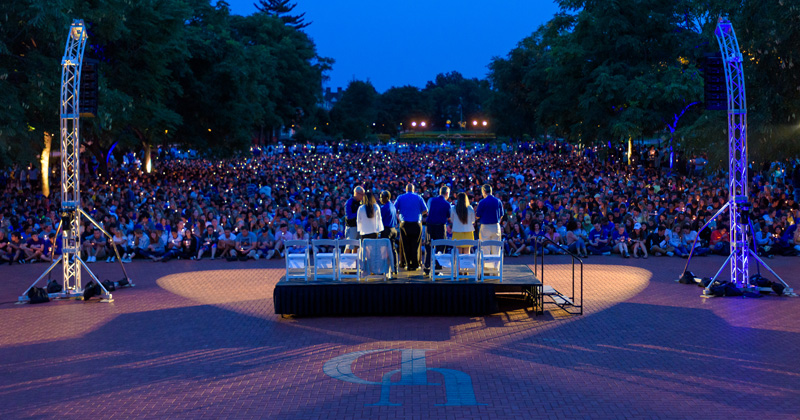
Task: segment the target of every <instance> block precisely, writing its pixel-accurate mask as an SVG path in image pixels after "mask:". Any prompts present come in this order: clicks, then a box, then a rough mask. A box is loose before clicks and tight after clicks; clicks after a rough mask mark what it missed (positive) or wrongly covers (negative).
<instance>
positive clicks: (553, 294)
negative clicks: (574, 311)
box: [542, 285, 575, 306]
mask: <svg viewBox="0 0 800 420" xmlns="http://www.w3.org/2000/svg"><path fill="white" fill-rule="evenodd" d="M542 293H543V294H544V295H545V296H549V297H550V299H553V302H555V304H556V305H559V306H563V305H570V306H574V305H575V303H574V302H572V299H570V298H568V297H566V296H564V295H563V294H562V293H561V292H559V291H558V290H556V289H554V288H553V286H547V285H545V286H544V288H543V289H542Z"/></svg>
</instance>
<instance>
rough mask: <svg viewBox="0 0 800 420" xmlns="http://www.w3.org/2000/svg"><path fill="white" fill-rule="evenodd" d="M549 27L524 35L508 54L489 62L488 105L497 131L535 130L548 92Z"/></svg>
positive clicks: (523, 131)
mask: <svg viewBox="0 0 800 420" xmlns="http://www.w3.org/2000/svg"><path fill="white" fill-rule="evenodd" d="M545 35H546V28H545V27H544V26H542V27H540V28H539V29H538V30H537V31H536V32H534V33H533V35H531V36H529V37H527V38H525V39H523V40H522V41H520V43H519V44H518V45H517V47H516V48H514V49H513V50H511V52H509V53H508V56H507V58H500V57H494V58H493V59H492V61H491V63H489V81H490V82H491V84H492V88H493V89H492V94H491V96H490V98H489V101H488V104H487V108H488V111H489V113H490V115H491V116H492V121H493V123H494V125H495V127H496V131H497V133H498V134H502V135H511V136H519V137H521V136H522V135H524V134H529V135H535V134H536V127H537V124H536V113H537V111H538V110H539V103H540V102H541V101H542V100H543V99H544V97H545V95H546V93H547V85H546V83H543V81H545V80H546V77H547V74H546V70H547V66H548V65H549V56H548V50H549V45H548V43H547V41H548V40H547V39H546V37H545Z"/></svg>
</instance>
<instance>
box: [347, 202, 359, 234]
mask: <svg viewBox="0 0 800 420" xmlns="http://www.w3.org/2000/svg"><path fill="white" fill-rule="evenodd" d="M359 206H361V202H360V201H358V200H356V199H355V197H350V199H349V200H347V202H346V203H344V215H345V223H346V224H347V226H350V227H355V225H356V214H357V213H358V207H359Z"/></svg>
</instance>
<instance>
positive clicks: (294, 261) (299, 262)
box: [285, 239, 396, 281]
mask: <svg viewBox="0 0 800 420" xmlns="http://www.w3.org/2000/svg"><path fill="white" fill-rule="evenodd" d="M285 245H286V252H285V256H286V279H287V280H294V279H304V280H305V281H308V274H309V270H310V268H311V267H313V269H314V279H316V280H343V279H356V280H358V281H361V279H362V277H368V276H372V275H379V276H382V277H388V278H391V277H392V276H393V274H394V273H393V272H394V271H396V269H395V262H394V253H393V252H392V243H391V241H390V240H389V239H362V240H358V239H315V240H313V241H311V242H310V243H309V242H307V241H286V242H285ZM348 249H352V250H355V252H353V253H348V252H347V250H348ZM356 249H357V250H356Z"/></svg>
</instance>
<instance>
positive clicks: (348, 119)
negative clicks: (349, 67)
mask: <svg viewBox="0 0 800 420" xmlns="http://www.w3.org/2000/svg"><path fill="white" fill-rule="evenodd" d="M377 103H378V92H377V91H376V90H375V87H374V86H372V83H370V82H368V81H367V82H363V81H360V80H354V81H352V82H350V84H349V85H347V89H345V90H344V92H343V93H342V99H340V100H339V102H337V103H336V105H335V106H334V107H333V109H332V110H331V123H332V124H333V126H334V130H336V131H337V132H339V133H342V136H343V137H344V138H345V139H350V140H364V139H365V138H366V137H367V135H368V134H369V133H370V132H371V131H372V124H373V123H375V122H376V118H377V116H378V113H377V107H376V105H377Z"/></svg>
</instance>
